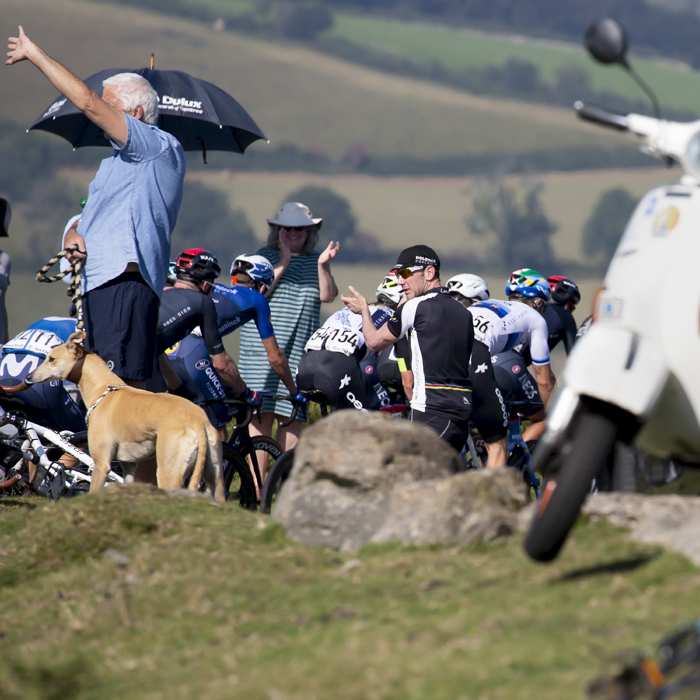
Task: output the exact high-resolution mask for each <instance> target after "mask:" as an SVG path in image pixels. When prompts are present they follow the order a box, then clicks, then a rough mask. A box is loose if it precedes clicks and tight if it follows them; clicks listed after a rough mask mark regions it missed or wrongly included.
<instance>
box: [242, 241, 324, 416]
mask: <svg viewBox="0 0 700 700" xmlns="http://www.w3.org/2000/svg"><path fill="white" fill-rule="evenodd" d="M256 255H263V256H264V257H266V258H267V259H268V260H269V261H270V262H271V263H272V264H273V265H276V264H277V263H278V262H279V261H280V257H281V256H280V254H279V253H278V252H277V251H276V250H274V248H269V247H267V246H265V247H263V248H261V249H260V250H258V252H257V253H256ZM318 258H319V253H313V254H312V255H293V256H292V259H291V261H290V263H289V265H288V266H287V269H286V270H285V271H284V274H283V275H282V277H281V278H280V281H279V283H278V284H277V286H276V287H275V289H274V291H273V292H272V296H271V297H270V299H269V301H270V312H271V316H272V327H273V328H274V330H275V337H276V338H277V342H278V343H279V346H280V347H281V348H282V350H283V351H284V354H285V355H286V356H287V360H288V362H289V368H290V369H291V370H292V376H295V375H296V371H297V365H298V364H299V360H300V359H301V356H302V355H303V354H304V346H305V345H306V341H307V340H308V339H309V338H310V337H311V335H312V334H313V332H314V331H315V330H316V329H317V328H318V327H319V326H320V325H321V323H320V310H321V299H320V298H319V286H318ZM238 366H239V370H240V373H241V377H243V381H245V383H246V385H247V386H249V387H250V388H251V389H254V390H255V391H260V390H265V391H270V392H272V393H274V394H287V390H286V388H285V386H284V384H283V383H282V382H281V381H280V379H279V378H278V377H277V375H276V374H275V372H274V370H273V369H272V367H270V363H269V362H268V361H267V353H266V352H265V348H264V347H263V344H262V342H261V340H260V336H259V335H258V331H257V329H256V328H255V325H254V324H252V323H246V324H245V325H244V326H243V327H242V328H241V338H240V356H239V362H238ZM262 410H263V412H265V413H277V414H279V415H281V416H289V415H291V412H292V406H291V404H290V403H289V401H272V400H270V399H265V400H264V401H263V405H262ZM300 418H301V416H300Z"/></svg>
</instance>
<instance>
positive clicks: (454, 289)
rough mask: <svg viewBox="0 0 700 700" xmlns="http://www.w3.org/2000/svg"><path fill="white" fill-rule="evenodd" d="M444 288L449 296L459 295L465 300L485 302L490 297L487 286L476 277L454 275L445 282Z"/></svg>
mask: <svg viewBox="0 0 700 700" xmlns="http://www.w3.org/2000/svg"><path fill="white" fill-rule="evenodd" d="M445 286H446V287H447V291H448V292H449V293H450V294H453V293H454V294H459V295H460V296H463V297H466V298H467V299H474V300H478V301H486V300H487V299H489V298H490V297H491V294H490V292H489V286H488V284H486V282H485V281H484V280H483V279H481V277H479V276H478V275H469V274H462V275H455V276H454V277H450V279H448V280H447V284H446V285H445Z"/></svg>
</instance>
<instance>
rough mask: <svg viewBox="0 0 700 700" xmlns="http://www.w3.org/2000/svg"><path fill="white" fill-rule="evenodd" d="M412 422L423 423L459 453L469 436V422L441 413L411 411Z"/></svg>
mask: <svg viewBox="0 0 700 700" xmlns="http://www.w3.org/2000/svg"><path fill="white" fill-rule="evenodd" d="M411 422H412V423H422V424H423V425H427V426H428V427H429V428H432V429H433V430H434V431H435V432H436V433H437V434H438V435H439V436H440V437H441V438H442V439H443V440H444V441H445V442H449V443H450V445H452V447H454V448H455V450H457V451H458V452H461V451H462V448H463V447H464V444H465V443H466V442H467V436H468V435H469V421H468V420H465V421H455V420H453V419H451V418H449V417H447V416H445V415H441V414H439V413H429V412H428V411H414V410H411Z"/></svg>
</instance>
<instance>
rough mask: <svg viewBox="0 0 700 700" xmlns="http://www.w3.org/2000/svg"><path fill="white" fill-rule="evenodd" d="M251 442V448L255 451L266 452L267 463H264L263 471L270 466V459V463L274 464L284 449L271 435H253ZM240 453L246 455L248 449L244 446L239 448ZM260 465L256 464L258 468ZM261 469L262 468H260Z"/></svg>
mask: <svg viewBox="0 0 700 700" xmlns="http://www.w3.org/2000/svg"><path fill="white" fill-rule="evenodd" d="M251 440H252V442H253V450H254V451H255V452H266V453H267V456H268V457H267V464H265V470H264V471H265V473H267V471H268V469H267V468H268V466H269V467H270V468H272V466H271V465H270V460H272V463H273V464H274V463H275V462H276V461H277V460H278V459H279V458H280V457H281V456H282V455H283V454H284V450H283V449H282V446H281V445H280V444H279V442H277V440H274V439H273V438H271V437H267V436H266V435H256V436H255V437H252V438H251ZM241 454H242V455H243V457H247V456H248V454H249V453H248V450H247V449H246V447H245V446H244V447H243V448H242V449H241ZM260 466H262V465H258V468H259V467H260ZM261 471H262V470H261Z"/></svg>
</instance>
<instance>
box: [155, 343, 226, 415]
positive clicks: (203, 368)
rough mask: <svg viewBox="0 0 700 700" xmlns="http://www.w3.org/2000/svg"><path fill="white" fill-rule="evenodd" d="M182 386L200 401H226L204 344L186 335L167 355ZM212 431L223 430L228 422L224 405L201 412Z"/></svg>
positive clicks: (214, 406)
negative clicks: (206, 418) (205, 416)
mask: <svg viewBox="0 0 700 700" xmlns="http://www.w3.org/2000/svg"><path fill="white" fill-rule="evenodd" d="M168 358H169V359H170V362H172V364H173V368H174V369H175V371H176V372H177V375H178V377H180V379H181V380H182V383H183V384H184V385H185V386H186V387H187V388H188V389H189V390H190V391H191V392H193V393H194V394H196V395H197V397H198V398H200V399H225V398H226V391H225V390H224V387H223V383H222V382H221V377H219V374H218V372H217V371H216V370H215V369H214V365H213V364H212V361H211V357H209V353H208V352H207V345H206V343H205V342H204V340H203V339H202V338H199V337H197V336H196V335H192V334H190V335H188V336H187V337H185V338H183V339H182V340H181V341H180V342H179V343H178V344H177V350H176V351H175V352H173V353H170V354H169V355H168ZM204 410H205V411H206V413H207V415H208V416H209V420H210V421H211V422H212V425H214V427H215V428H224V427H225V426H226V424H227V423H228V421H229V407H228V406H226V405H224V404H218V405H216V404H215V405H213V406H207V407H206V408H205V409H204Z"/></svg>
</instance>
